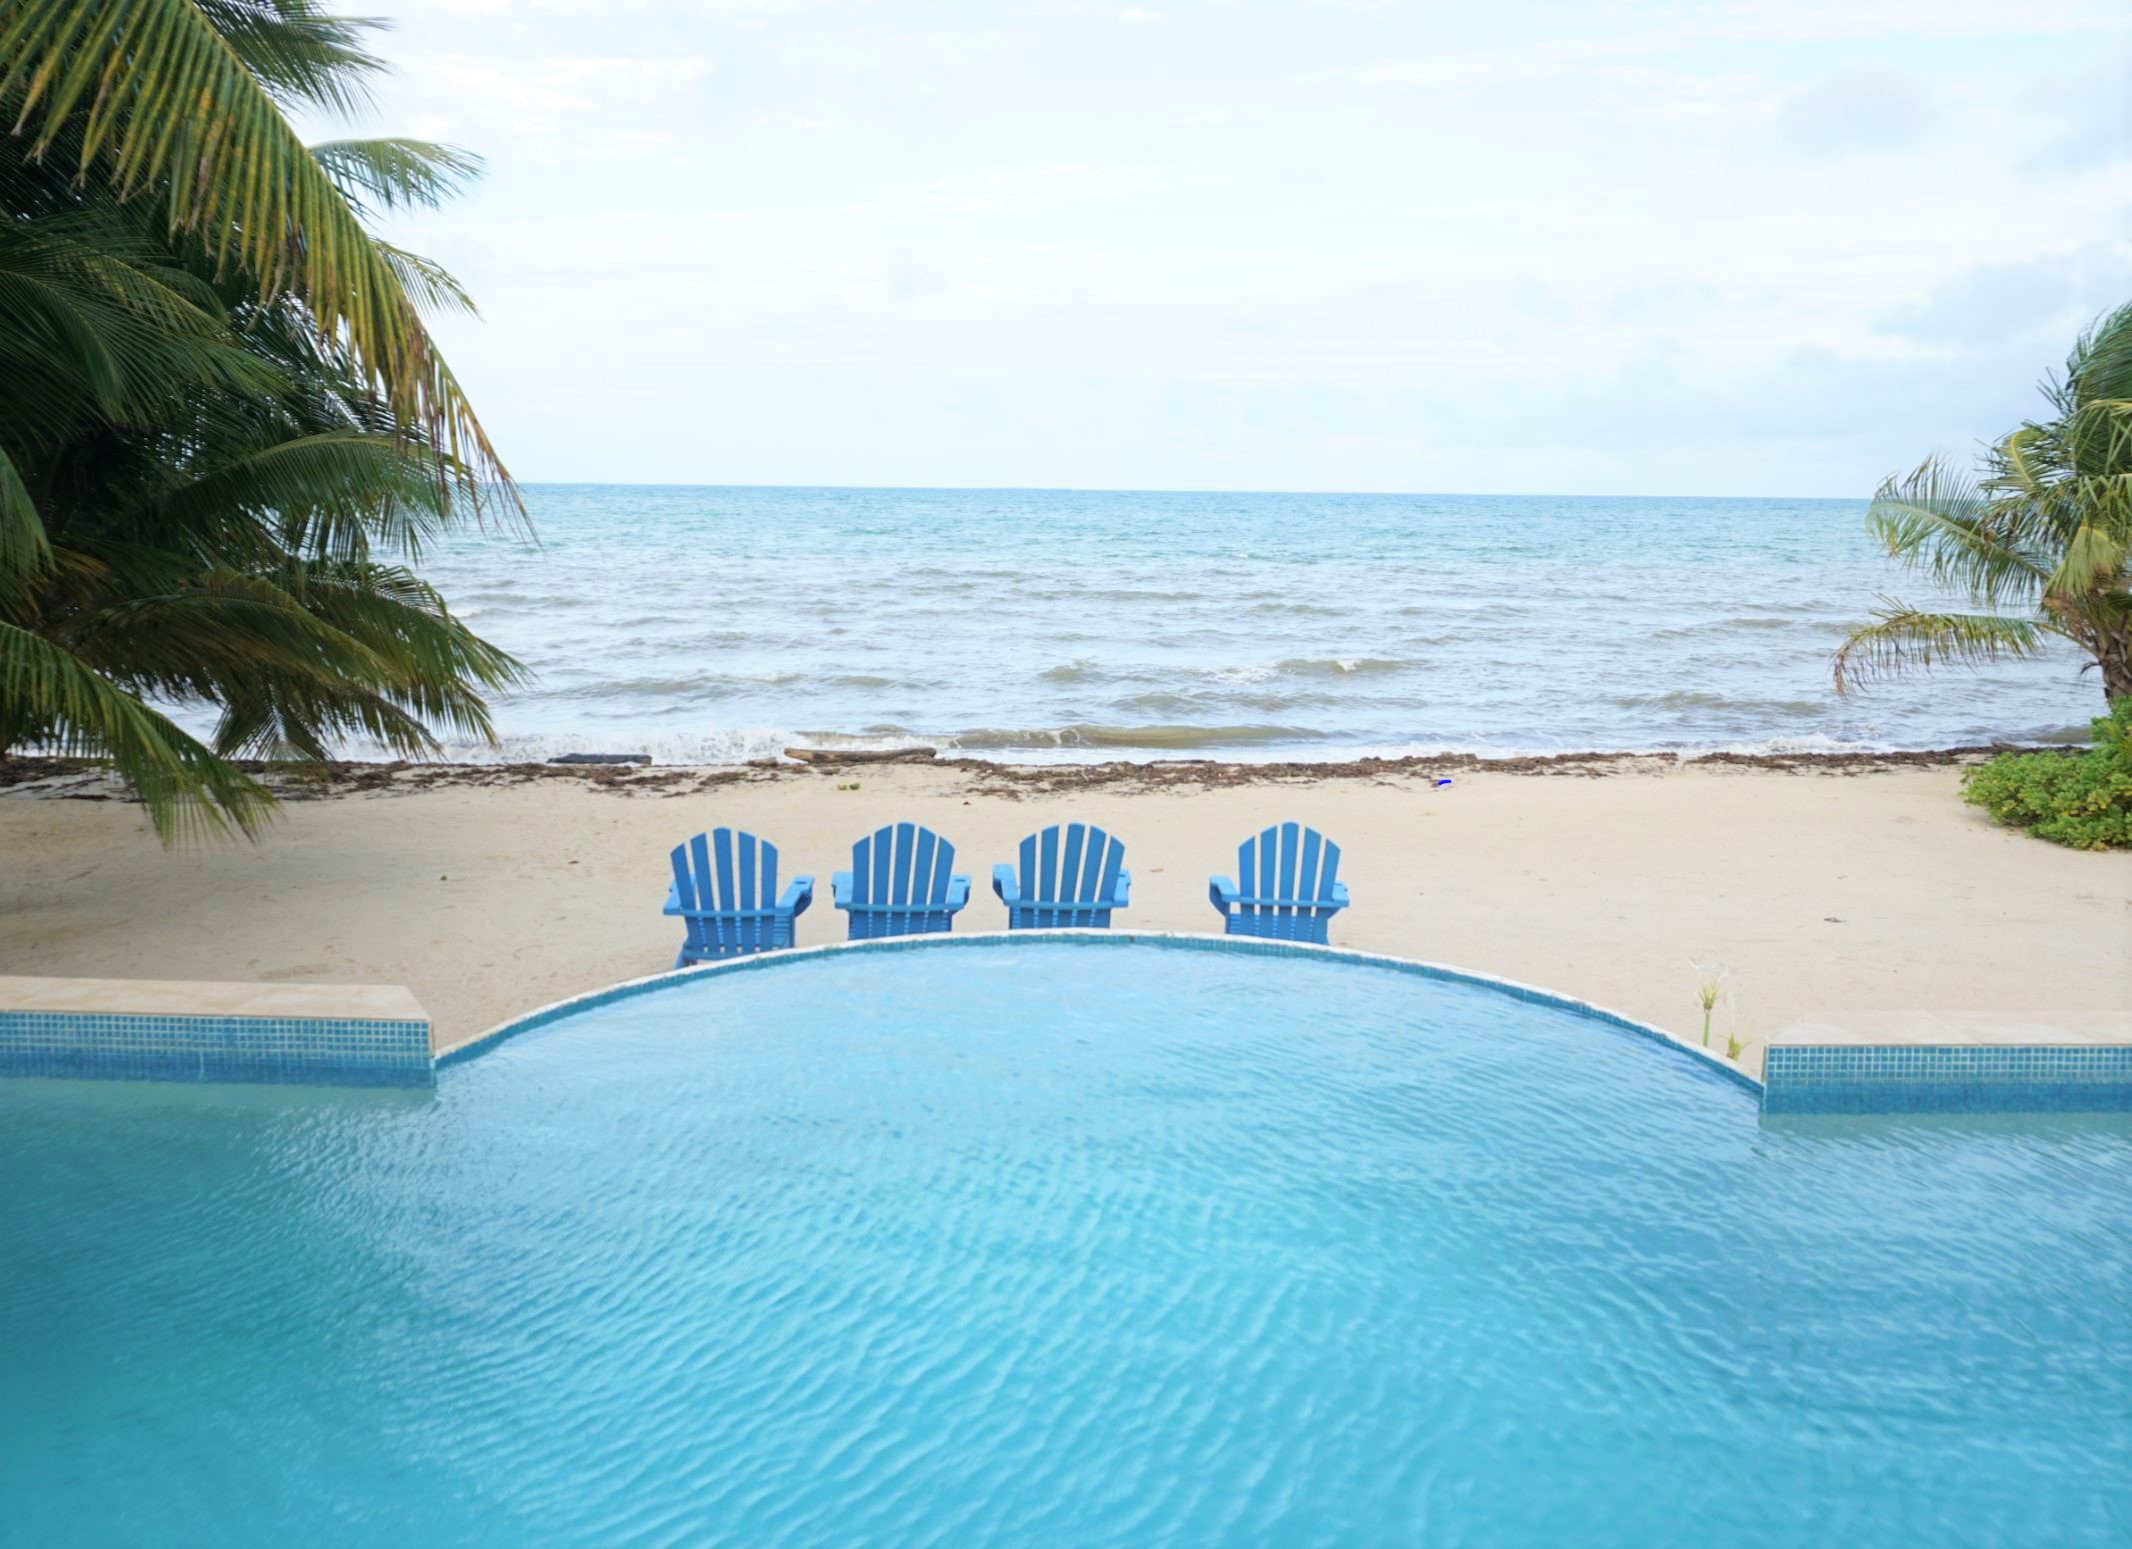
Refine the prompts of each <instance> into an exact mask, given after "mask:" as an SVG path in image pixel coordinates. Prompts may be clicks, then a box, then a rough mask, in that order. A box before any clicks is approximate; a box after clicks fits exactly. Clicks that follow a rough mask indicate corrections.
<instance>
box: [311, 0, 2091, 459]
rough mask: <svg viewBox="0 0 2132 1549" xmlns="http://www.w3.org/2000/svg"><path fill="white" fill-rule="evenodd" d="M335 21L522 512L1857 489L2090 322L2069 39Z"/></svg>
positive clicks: (1182, 13) (2010, 16)
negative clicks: (1018, 489)
mask: <svg viewBox="0 0 2132 1549" xmlns="http://www.w3.org/2000/svg"><path fill="white" fill-rule="evenodd" d="M349 9H351V10H356V11H362V12H372V13H382V14H384V15H387V16H389V17H390V18H391V19H392V21H393V23H394V26H393V29H392V30H391V31H390V32H387V33H384V34H382V35H381V36H380V37H379V38H378V39H377V40H376V46H377V48H378V50H379V51H380V52H381V53H383V54H384V55H385V57H386V58H387V59H388V60H389V61H390V62H391V63H392V65H393V67H394V73H393V74H392V76H391V77H390V78H389V79H388V80H386V81H385V82H383V83H382V85H381V87H380V89H379V91H378V93H377V96H378V102H377V111H376V112H375V113H374V114H373V115H371V116H369V117H368V118H367V119H366V120H365V122H364V124H363V128H364V130H365V131H366V132H376V133H394V134H411V135H417V136H421V137H425V138H434V139H442V140H448V141H451V142H453V143H455V144H459V145H463V146H465V147H467V148H469V149H472V150H475V151H478V152H480V153H481V154H482V155H483V156H485V157H486V158H487V163H488V166H487V174H486V177H485V178H484V180H483V181H482V182H481V183H480V184H479V185H478V187H476V188H475V189H474V190H472V191H471V192H470V193H469V194H468V195H467V196H466V197H464V198H462V199H460V200H459V201H457V202H455V203H453V204H451V205H449V206H447V207H446V208H445V209H443V210H441V211H439V212H436V213H435V214H425V215H423V216H421V217H420V218H419V219H411V220H408V221H406V222H405V223H403V224H399V225H395V226H390V227H387V228H385V230H386V231H387V234H388V235H391V236H393V237H394V238H395V239H397V240H402V241H404V242H406V243H407V244H409V245H411V246H413V247H415V248H416V249H417V250H418V251H421V252H424V253H426V254H428V255H430V256H431V257H434V258H437V259H439V260H441V261H443V262H444V263H445V264H446V265H447V267H449V268H450V269H451V270H452V271H453V272H454V273H455V274H456V275H457V276H458V278H459V279H460V280H461V282H462V283H463V284H465V285H466V286H467V288H468V289H469V290H471V292H472V293H473V295H474V297H475V299H476V301H477V302H478V303H479V305H480V308H481V319H480V320H479V321H478V322H476V321H470V320H465V319H457V318H453V319H444V320H440V321H439V323H438V325H437V328H438V333H439V335H440V337H441V338H442V340H443V342H444V345H445V349H446V353H447V356H448V358H449V359H450V360H451V362H452V364H453V367H454V369H455V370H456V371H457V372H458V373H459V376H460V377H461V379H462V380H463V381H464V383H465V384H466V385H467V387H468V390H469V392H470V393H471V395H472V398H473V401H474V403H475V405H476V407H477V409H478V410H479V411H480V413H481V415H482V418H483V421H484V423H485V424H486V425H487V426H488V428H489V430H490V432H491V434H492V436H493V437H494V439H495V440H496V441H497V442H498V444H499V446H500V449H501V450H502V452H503V455H504V458H505V461H506V462H507V463H508V464H509V466H510V467H511V469H512V471H513V472H514V473H515V474H516V475H517V476H519V477H520V478H521V479H524V480H528V481H595V482H618V483H619V482H627V483H637V482H683V483H738V484H845V485H921V486H951V485H976V486H1022V487H1029V486H1045V487H1074V488H1131V489H1254V490H1285V489H1295V490H1383V491H1427V492H1453V491H1474V492H1504V493H1509V492H1539V493H1561V494H1700V495H1793V496H1814V495H1826V496H1854V497H1861V498H1862V497H1864V496H1866V495H1869V494H1870V493H1871V492H1872V489H1873V487H1874V486H1875V485H1876V484H1877V483H1878V482H1879V481H1880V480H1881V479H1882V478H1883V477H1885V476H1886V475H1888V474H1889V473H1891V472H1895V471H1898V470H1907V469H1908V468H1909V467H1911V466H1913V465H1914V464H1915V463H1916V462H1918V461H1919V460H1920V459H1921V458H1922V457H1924V456H1925V455H1926V454H1928V453H1931V452H1934V451H1940V452H1946V453H1950V454H1953V455H1956V456H1960V457H1968V456H1970V455H1972V454H1973V453H1974V451H1975V449H1976V447H1977V446H1978V444H1979V443H1980V442H1983V441H1985V440H1987V439H1989V438H1992V437H1994V436H1996V435H1998V434H2000V433H2003V432H2004V431H2006V430H2008V429H2010V428H2012V427H2013V426H2014V425H2015V424H2017V423H2018V422H2019V421H2020V420H2021V419H2022V418H2023V417H2024V416H2028V415H2031V414H2033V413H2034V412H2036V411H2037V409H2038V408H2039V406H2040V400H2039V399H2038V398H2037V396H2036V390H2035V389H2036V383H2037V381H2038V379H2039V378H2041V377H2042V376H2043V375H2044V374H2045V373H2046V372H2048V371H2050V370H2052V369H2053V368H2054V367H2055V366H2057V365H2058V364H2059V363H2061V362H2062V361H2063V359H2064V357H2065V354H2066V351H2067V349H2068V347H2069V346H2070V344H2071V343H2072V340H2073V338H2074V336H2075V335H2076V334H2077V333H2078V331H2079V330H2080V328H2081V327H2082V326H2083V325H2084V324H2085V323H2087V322H2088V321H2090V320H2092V319H2093V318H2094V317H2095V316H2096V315H2098V314H2099V313H2101V312H2103V311H2105V310H2107V309H2109V308H2111V307H2114V306H2116V305H2118V304H2120V303H2122V302H2126V301H2132V7H2128V6H2126V5H2125V4H2124V3H2123V0H2020V3H2007V0H1641V3H1633V4H1625V3H1611V0H1574V3H1567V4H1550V3H1542V0H1529V3H1528V0H1502V3H1496V4H1475V3H1471V0H1455V3H1435V0H1428V3H1424V0H1404V3H1402V0H1375V3H1372V0H1324V3H1316V4H1311V3H1280V0H1229V3H1214V0H1136V3H1131V4H1123V5H1121V4H1116V3H1093V0H1091V3H1079V0H1028V3H1022V0H990V3H967V4H948V3H929V0H873V3H867V0H817V3H807V0H370V3H368V4H366V5H363V6H350V7H349ZM317 132H318V134H319V135H320V136H324V135H327V134H340V133H345V132H347V131H346V130H345V129H344V128H342V127H340V126H332V127H327V126H317Z"/></svg>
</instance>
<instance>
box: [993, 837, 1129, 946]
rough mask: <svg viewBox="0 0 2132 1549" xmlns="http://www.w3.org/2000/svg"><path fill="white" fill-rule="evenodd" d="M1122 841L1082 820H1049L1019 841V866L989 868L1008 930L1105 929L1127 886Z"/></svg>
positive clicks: (1122, 906) (1005, 865)
mask: <svg viewBox="0 0 2132 1549" xmlns="http://www.w3.org/2000/svg"><path fill="white" fill-rule="evenodd" d="M1132 883H1133V879H1132V874H1131V873H1130V872H1128V871H1126V870H1125V846H1124V845H1123V844H1121V843H1120V842H1119V841H1118V840H1117V839H1116V838H1115V837H1113V836H1112V835H1110V834H1106V833H1105V832H1103V830H1102V829H1100V828H1097V827H1095V826H1094V825H1092V824H1088V823H1067V824H1065V825H1063V826H1062V825H1060V824H1057V823H1054V824H1052V825H1051V826H1050V827H1049V828H1046V829H1042V830H1040V831H1039V832H1037V833H1033V834H1031V835H1030V836H1029V837H1028V838H1026V839H1024V840H1023V841H1022V843H1021V865H1020V868H1019V869H1017V868H1016V867H1013V866H1010V865H1007V864H1005V863H1004V862H1003V863H1001V864H1000V865H997V866H994V867H993V868H992V891H993V892H995V893H997V894H998V895H999V901H1000V902H1001V903H1003V904H1005V905H1006V906H1007V929H1009V930H1058V929H1068V928H1074V927H1090V928H1094V929H1099V930H1107V929H1108V928H1109V927H1110V916H1111V911H1112V910H1113V909H1123V908H1124V907H1125V903H1126V898H1127V895H1128V894H1129V893H1130V892H1131V890H1132Z"/></svg>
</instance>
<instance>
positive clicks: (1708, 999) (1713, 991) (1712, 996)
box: [1693, 963, 1731, 1049]
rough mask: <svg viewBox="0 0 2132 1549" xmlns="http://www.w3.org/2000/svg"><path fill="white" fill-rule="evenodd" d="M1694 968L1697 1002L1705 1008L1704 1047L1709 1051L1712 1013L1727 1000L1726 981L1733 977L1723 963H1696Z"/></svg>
mask: <svg viewBox="0 0 2132 1549" xmlns="http://www.w3.org/2000/svg"><path fill="white" fill-rule="evenodd" d="M1693 967H1694V969H1695V1000H1696V1004H1698V1005H1699V1006H1701V1007H1702V1008H1703V1047H1704V1048H1706V1049H1707V1048H1709V1047H1710V1013H1711V1012H1713V1011H1715V1010H1716V1009H1717V1003H1718V1002H1719V1001H1720V1000H1722V999H1724V998H1725V981H1726V980H1727V979H1728V978H1730V977H1731V970H1730V969H1728V968H1726V967H1725V966H1724V964H1722V963H1696V964H1694V965H1693Z"/></svg>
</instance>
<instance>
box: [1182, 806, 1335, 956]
mask: <svg viewBox="0 0 2132 1549" xmlns="http://www.w3.org/2000/svg"><path fill="white" fill-rule="evenodd" d="M1339 869H1340V847H1339V846H1338V845H1336V844H1334V843H1332V842H1331V841H1330V840H1328V839H1326V838H1325V836H1324V835H1322V834H1320V833H1319V832H1318V831H1317V830H1316V829H1315V828H1303V827H1300V826H1298V825H1297V824H1294V823H1281V824H1277V825H1276V826H1274V827H1272V828H1269V829H1267V830H1265V832H1263V833H1261V834H1258V835H1255V836H1254V837H1252V838H1250V839H1246V840H1245V841H1244V842H1243V843H1242V844H1240V845H1238V846H1237V847H1236V874H1237V876H1238V877H1239V878H1240V879H1241V881H1242V886H1238V885H1237V883H1234V882H1231V881H1230V880H1229V879H1228V878H1227V877H1213V878H1210V879H1209V880H1208V883H1207V901H1208V902H1209V903H1211V904H1213V905H1214V907H1215V908H1217V909H1219V910H1220V911H1221V916H1222V928H1223V931H1224V932H1225V933H1226V934H1228V935H1231V936H1264V937H1268V938H1270V939H1272V940H1274V941H1314V942H1316V943H1318V944H1319V945H1320V946H1323V945H1325V940H1326V937H1325V930H1326V926H1327V925H1328V923H1329V922H1330V921H1331V920H1332V917H1333V916H1334V915H1336V914H1338V913H1339V912H1340V911H1341V910H1342V909H1345V908H1346V907H1347V884H1346V883H1344V882H1340V881H1338V880H1336V878H1335V873H1337V872H1338V871H1339Z"/></svg>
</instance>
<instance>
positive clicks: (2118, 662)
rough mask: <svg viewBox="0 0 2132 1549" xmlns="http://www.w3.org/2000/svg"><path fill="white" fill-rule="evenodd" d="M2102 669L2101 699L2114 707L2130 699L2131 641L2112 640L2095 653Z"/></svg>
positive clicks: (2131, 689)
mask: <svg viewBox="0 0 2132 1549" xmlns="http://www.w3.org/2000/svg"><path fill="white" fill-rule="evenodd" d="M2095 660H2096V662H2097V663H2099V664H2100V665H2101V667H2102V697H2103V698H2104V699H2106V700H2108V701H2109V702H2110V703H2111V704H2113V705H2115V704H2118V703H2120V702H2122V701H2124V700H2127V699H2132V640H2112V641H2109V642H2107V643H2106V644H2105V645H2104V646H2103V648H2102V649H2101V650H2100V651H2097V652H2096V653H2095Z"/></svg>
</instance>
